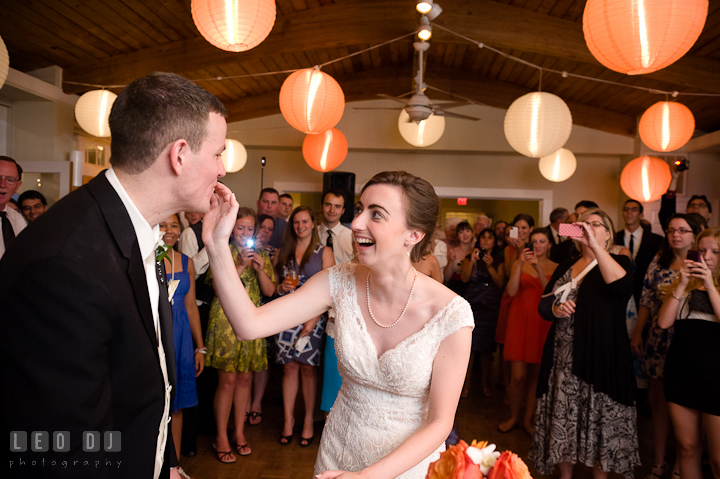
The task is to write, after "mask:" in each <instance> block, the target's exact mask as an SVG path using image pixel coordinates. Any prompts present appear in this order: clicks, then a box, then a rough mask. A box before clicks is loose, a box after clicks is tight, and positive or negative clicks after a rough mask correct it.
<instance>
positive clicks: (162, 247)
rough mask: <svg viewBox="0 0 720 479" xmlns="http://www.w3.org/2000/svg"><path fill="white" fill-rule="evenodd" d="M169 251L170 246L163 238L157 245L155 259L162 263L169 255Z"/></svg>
mask: <svg viewBox="0 0 720 479" xmlns="http://www.w3.org/2000/svg"><path fill="white" fill-rule="evenodd" d="M168 251H170V246H168V245H166V244H165V243H164V242H163V240H160V242H159V243H158V245H157V247H156V248H155V261H157V262H158V263H160V262H161V261H162V260H163V259H165V258H166V257H167V255H168Z"/></svg>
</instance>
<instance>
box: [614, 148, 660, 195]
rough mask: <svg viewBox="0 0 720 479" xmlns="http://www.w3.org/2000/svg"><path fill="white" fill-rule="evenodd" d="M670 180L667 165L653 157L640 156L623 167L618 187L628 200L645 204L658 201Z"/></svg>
mask: <svg viewBox="0 0 720 479" xmlns="http://www.w3.org/2000/svg"><path fill="white" fill-rule="evenodd" d="M671 180H672V174H671V173H670V166H668V164H667V163H665V162H664V161H663V160H661V159H660V158H655V157H654V156H641V157H640V158H635V159H634V160H632V161H631V162H630V163H628V164H627V165H625V168H623V170H622V173H621V174H620V187H622V190H623V191H624V192H625V194H626V195H628V196H629V197H630V198H632V199H634V200H637V201H642V202H645V203H647V202H649V201H655V200H659V199H660V197H661V196H662V195H663V194H664V193H665V192H666V191H667V189H668V186H670V181H671Z"/></svg>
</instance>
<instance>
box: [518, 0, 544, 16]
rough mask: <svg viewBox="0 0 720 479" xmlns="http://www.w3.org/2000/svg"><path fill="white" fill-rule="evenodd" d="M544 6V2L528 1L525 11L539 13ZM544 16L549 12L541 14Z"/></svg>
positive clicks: (540, 0) (537, 0) (538, 0)
mask: <svg viewBox="0 0 720 479" xmlns="http://www.w3.org/2000/svg"><path fill="white" fill-rule="evenodd" d="M541 6H542V0H527V2H526V3H525V5H524V6H523V8H524V9H525V10H530V11H531V12H537V11H538V10H539V9H540V7H541ZM540 13H542V14H543V15H547V12H540Z"/></svg>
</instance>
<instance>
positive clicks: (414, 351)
mask: <svg viewBox="0 0 720 479" xmlns="http://www.w3.org/2000/svg"><path fill="white" fill-rule="evenodd" d="M355 269H356V265H355V264H351V263H345V264H342V265H339V266H336V267H334V268H332V269H331V270H330V293H331V296H332V307H333V308H334V310H335V323H336V331H335V351H336V352H337V358H338V369H339V371H340V375H341V376H342V378H343V383H342V388H341V389H340V393H339V394H338V397H337V399H336V400H335V404H334V405H333V407H332V410H331V411H330V414H329V416H328V420H327V423H326V424H325V428H324V430H323V433H322V440H321V442H320V451H319V452H318V457H317V462H316V463H315V474H319V473H321V472H323V471H331V470H343V471H351V472H357V471H359V470H361V469H363V468H365V467H367V466H369V465H371V464H373V463H375V462H377V461H379V460H380V459H382V458H383V457H385V456H387V455H388V454H389V453H390V452H392V451H393V450H394V449H396V448H397V447H398V446H399V445H400V444H401V443H402V442H403V441H405V440H406V439H407V438H408V437H410V435H412V433H413V432H415V431H416V430H417V429H418V428H419V427H420V425H421V424H422V422H423V420H424V419H425V417H426V416H427V410H428V396H429V393H430V379H431V376H432V367H433V361H434V359H435V353H436V352H437V350H438V347H439V346H440V343H441V342H442V341H443V339H445V338H446V337H448V336H449V335H450V334H452V333H454V332H456V331H457V330H459V329H460V328H462V327H465V326H470V327H473V325H474V322H473V316H472V312H471V310H470V306H469V304H468V303H467V302H466V301H465V300H464V299H463V298H461V297H459V296H456V297H455V298H454V299H453V300H451V301H450V302H449V303H448V304H447V305H446V306H445V307H443V308H442V309H441V310H440V311H438V313H437V314H436V315H435V316H434V317H433V318H432V319H431V320H430V321H428V322H427V324H426V325H425V326H424V327H423V329H422V330H420V331H418V332H417V333H415V334H413V335H412V336H410V337H408V338H407V339H405V340H404V341H402V342H401V343H400V344H398V345H397V346H396V347H395V348H394V349H391V350H388V351H386V352H385V353H384V354H383V355H382V356H380V357H379V358H378V357H377V351H376V349H375V344H374V343H373V341H372V339H371V338H370V336H369V335H368V333H367V329H366V324H365V321H364V319H363V316H362V313H361V312H360V308H359V307H358V302H357V290H356V286H355V283H356V282H355ZM443 450H445V445H444V444H443V445H441V446H440V447H438V449H437V450H436V451H435V452H434V453H433V454H431V455H430V456H428V457H427V458H426V459H425V460H423V461H422V462H421V463H420V464H418V465H417V466H415V467H413V468H412V469H410V470H409V471H407V472H406V473H404V474H402V475H401V476H398V477H402V478H404V479H414V478H419V479H422V478H424V477H425V475H426V474H427V469H428V465H429V464H430V462H432V461H434V460H436V459H437V457H438V456H439V454H440V452H442V451H443Z"/></svg>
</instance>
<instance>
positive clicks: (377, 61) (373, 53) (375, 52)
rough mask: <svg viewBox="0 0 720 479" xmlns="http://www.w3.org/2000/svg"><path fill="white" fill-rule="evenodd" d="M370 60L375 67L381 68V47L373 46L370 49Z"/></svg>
mask: <svg viewBox="0 0 720 479" xmlns="http://www.w3.org/2000/svg"><path fill="white" fill-rule="evenodd" d="M370 60H371V61H372V66H373V68H380V67H381V66H382V58H381V56H380V49H379V48H373V49H372V50H370Z"/></svg>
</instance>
